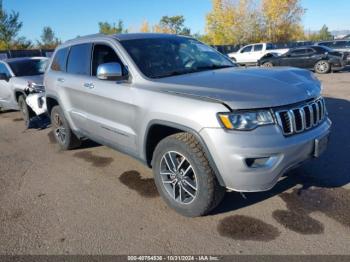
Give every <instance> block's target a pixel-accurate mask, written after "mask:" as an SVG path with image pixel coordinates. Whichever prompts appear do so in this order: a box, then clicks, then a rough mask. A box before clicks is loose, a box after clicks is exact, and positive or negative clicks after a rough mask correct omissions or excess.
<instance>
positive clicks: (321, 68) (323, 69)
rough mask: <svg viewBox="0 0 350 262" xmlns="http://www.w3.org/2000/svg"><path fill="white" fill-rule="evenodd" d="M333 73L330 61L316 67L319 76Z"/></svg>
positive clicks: (322, 61) (321, 62)
mask: <svg viewBox="0 0 350 262" xmlns="http://www.w3.org/2000/svg"><path fill="white" fill-rule="evenodd" d="M330 71H331V65H330V64H329V62H328V61H325V60H321V61H318V62H317V63H316V65H315V72H316V73H318V74H327V73H329V72H330Z"/></svg>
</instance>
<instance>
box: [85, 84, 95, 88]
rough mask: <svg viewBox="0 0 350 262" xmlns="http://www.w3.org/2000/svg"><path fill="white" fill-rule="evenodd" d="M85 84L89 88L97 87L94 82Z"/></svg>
mask: <svg viewBox="0 0 350 262" xmlns="http://www.w3.org/2000/svg"><path fill="white" fill-rule="evenodd" d="M83 86H84V87H86V88H89V89H93V88H94V87H95V86H94V84H93V83H84V85H83Z"/></svg>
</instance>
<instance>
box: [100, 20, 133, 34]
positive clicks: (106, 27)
mask: <svg viewBox="0 0 350 262" xmlns="http://www.w3.org/2000/svg"><path fill="white" fill-rule="evenodd" d="M98 27H99V32H100V33H101V34H106V35H113V34H121V33H127V32H128V30H127V29H125V28H124V23H123V21H122V20H118V22H117V24H116V23H113V24H111V23H108V22H99V23H98Z"/></svg>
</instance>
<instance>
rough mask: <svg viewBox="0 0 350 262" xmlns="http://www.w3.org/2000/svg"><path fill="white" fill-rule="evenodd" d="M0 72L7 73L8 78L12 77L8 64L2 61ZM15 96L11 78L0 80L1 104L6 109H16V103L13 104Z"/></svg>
mask: <svg viewBox="0 0 350 262" xmlns="http://www.w3.org/2000/svg"><path fill="white" fill-rule="evenodd" d="M0 73H1V74H5V75H7V76H8V78H9V79H10V78H11V74H10V72H9V70H8V69H7V67H6V65H5V64H4V63H2V62H0ZM12 98H13V94H12V89H11V83H10V80H4V79H2V80H0V106H1V107H3V108H6V109H15V108H14V105H11V102H12Z"/></svg>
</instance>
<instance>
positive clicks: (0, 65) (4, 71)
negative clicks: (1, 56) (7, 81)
mask: <svg viewBox="0 0 350 262" xmlns="http://www.w3.org/2000/svg"><path fill="white" fill-rule="evenodd" d="M0 74H5V75H7V76H8V77H10V76H11V75H10V72H9V70H8V69H7V68H6V66H5V65H4V64H3V63H0Z"/></svg>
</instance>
